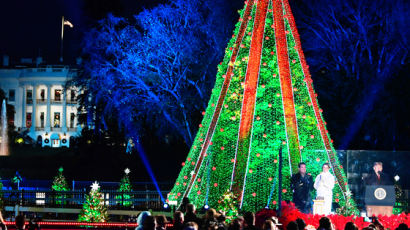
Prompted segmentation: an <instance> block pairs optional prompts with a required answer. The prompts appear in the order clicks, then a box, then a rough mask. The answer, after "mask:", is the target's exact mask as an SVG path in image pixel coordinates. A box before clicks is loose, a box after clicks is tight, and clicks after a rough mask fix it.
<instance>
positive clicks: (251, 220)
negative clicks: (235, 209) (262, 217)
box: [243, 212, 257, 230]
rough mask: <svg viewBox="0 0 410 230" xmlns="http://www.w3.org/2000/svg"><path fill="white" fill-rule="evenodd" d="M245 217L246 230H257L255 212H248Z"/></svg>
mask: <svg viewBox="0 0 410 230" xmlns="http://www.w3.org/2000/svg"><path fill="white" fill-rule="evenodd" d="M243 219H244V220H245V224H244V228H243V229H244V230H257V228H256V227H255V214H254V213H253V212H246V213H245V215H243Z"/></svg>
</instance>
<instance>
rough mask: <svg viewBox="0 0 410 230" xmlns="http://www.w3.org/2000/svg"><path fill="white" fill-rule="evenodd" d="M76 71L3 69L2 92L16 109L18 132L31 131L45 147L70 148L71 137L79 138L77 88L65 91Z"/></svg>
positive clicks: (44, 68) (62, 69)
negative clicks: (67, 83)
mask: <svg viewBox="0 0 410 230" xmlns="http://www.w3.org/2000/svg"><path fill="white" fill-rule="evenodd" d="M74 74H76V73H75V71H72V70H70V68H68V67H67V66H45V67H36V68H30V67H22V68H4V69H0V88H1V89H2V90H3V91H4V92H5V94H6V97H7V99H8V103H9V104H11V105H13V106H14V108H15V112H16V113H15V114H14V126H15V127H16V129H17V131H24V130H29V136H30V137H31V138H33V139H34V140H35V141H38V140H40V139H41V142H42V146H50V147H61V146H66V147H69V145H70V137H71V136H78V135H80V133H81V127H80V126H79V124H78V120H77V107H78V104H77V96H78V94H79V91H78V89H76V88H67V89H65V84H66V82H67V80H70V79H71V78H72V77H73V76H74Z"/></svg>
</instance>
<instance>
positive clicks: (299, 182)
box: [290, 162, 313, 213]
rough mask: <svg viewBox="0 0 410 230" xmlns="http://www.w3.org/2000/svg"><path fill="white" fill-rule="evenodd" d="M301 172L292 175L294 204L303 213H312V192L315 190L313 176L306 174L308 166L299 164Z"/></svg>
mask: <svg viewBox="0 0 410 230" xmlns="http://www.w3.org/2000/svg"><path fill="white" fill-rule="evenodd" d="M298 166H299V172H298V173H297V174H294V175H292V179H291V184H290V186H291V189H292V191H293V203H295V206H296V207H297V208H298V209H299V210H300V211H301V212H303V213H310V212H311V209H312V198H311V196H310V192H311V191H312V190H313V179H312V176H310V175H309V174H307V173H306V164H305V163H303V162H301V163H299V165H298Z"/></svg>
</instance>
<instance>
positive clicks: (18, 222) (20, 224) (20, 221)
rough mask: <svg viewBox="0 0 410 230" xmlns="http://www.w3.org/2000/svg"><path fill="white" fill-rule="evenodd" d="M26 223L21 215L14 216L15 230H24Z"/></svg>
mask: <svg viewBox="0 0 410 230" xmlns="http://www.w3.org/2000/svg"><path fill="white" fill-rule="evenodd" d="M25 223H26V218H24V216H23V215H18V216H16V228H17V229H24V226H25Z"/></svg>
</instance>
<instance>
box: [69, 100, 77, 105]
mask: <svg viewBox="0 0 410 230" xmlns="http://www.w3.org/2000/svg"><path fill="white" fill-rule="evenodd" d="M67 104H77V100H73V99H69V100H67Z"/></svg>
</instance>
